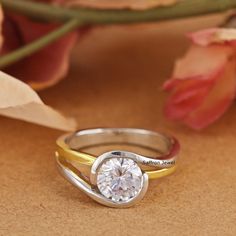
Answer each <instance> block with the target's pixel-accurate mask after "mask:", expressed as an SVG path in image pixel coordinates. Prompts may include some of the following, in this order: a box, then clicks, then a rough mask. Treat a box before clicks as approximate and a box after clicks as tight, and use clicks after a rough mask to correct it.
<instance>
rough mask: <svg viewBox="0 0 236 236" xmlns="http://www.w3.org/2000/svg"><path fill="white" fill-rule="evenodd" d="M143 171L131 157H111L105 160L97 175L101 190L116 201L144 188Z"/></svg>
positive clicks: (122, 199)
mask: <svg viewBox="0 0 236 236" xmlns="http://www.w3.org/2000/svg"><path fill="white" fill-rule="evenodd" d="M142 185H143V178H142V171H141V169H140V168H139V166H138V165H137V163H136V162H134V161H133V160H131V159H129V158H111V159H108V160H106V161H105V162H103V164H102V165H101V166H100V169H99V171H98V175H97V186H98V189H99V190H100V192H101V193H102V194H103V195H104V196H105V197H106V198H109V199H112V200H113V201H116V202H122V201H127V200H129V199H131V198H134V197H135V196H137V195H138V194H139V192H140V190H141V188H142Z"/></svg>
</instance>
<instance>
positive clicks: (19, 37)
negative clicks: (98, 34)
mask: <svg viewBox="0 0 236 236" xmlns="http://www.w3.org/2000/svg"><path fill="white" fill-rule="evenodd" d="M10 20H11V21H8V24H7V23H6V24H7V25H6V24H5V26H8V27H5V30H4V32H5V37H6V39H5V44H4V49H3V52H4V53H7V52H10V51H12V50H13V49H15V48H18V47H20V46H23V45H25V44H28V43H30V42H32V41H34V40H36V39H38V38H40V37H42V36H43V35H45V34H47V33H48V32H50V31H52V30H54V29H55V28H56V26H54V25H51V24H50V25H49V24H42V23H37V22H33V21H30V20H28V19H27V18H25V17H22V16H16V15H14V16H11V17H10ZM9 24H11V27H9ZM76 40H77V33H75V32H74V33H70V34H68V35H66V36H64V37H62V38H61V39H59V40H57V41H56V42H54V43H52V44H50V45H49V46H47V47H45V48H43V49H42V50H40V51H39V52H37V53H35V54H33V55H31V56H29V57H27V58H25V59H23V60H22V61H20V62H18V63H16V64H14V65H12V66H10V67H9V68H7V70H6V71H7V72H8V73H9V74H11V75H13V76H15V77H17V78H19V79H20V80H22V81H24V82H27V83H28V84H30V85H31V86H32V87H33V88H36V89H41V88H44V87H48V86H51V85H53V84H55V83H56V82H58V81H59V80H60V79H62V78H63V77H64V76H65V75H66V73H67V70H68V63H69V56H70V52H71V49H72V47H73V46H74V44H75V43H76Z"/></svg>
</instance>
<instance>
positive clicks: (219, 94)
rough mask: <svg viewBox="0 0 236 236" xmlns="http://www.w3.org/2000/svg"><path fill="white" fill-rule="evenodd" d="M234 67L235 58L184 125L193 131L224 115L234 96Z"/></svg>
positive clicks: (235, 89)
mask: <svg viewBox="0 0 236 236" xmlns="http://www.w3.org/2000/svg"><path fill="white" fill-rule="evenodd" d="M235 65H236V60H235V58H231V60H230V61H229V63H228V64H227V65H226V67H225V70H224V73H222V75H221V76H220V77H219V78H218V81H217V83H216V84H215V86H214V88H213V89H212V90H211V92H210V93H209V94H208V96H207V99H205V100H204V102H203V104H202V105H201V106H199V108H198V109H196V110H195V111H194V112H192V113H191V114H189V115H188V116H186V118H185V119H184V123H186V124H187V125H189V126H190V127H192V128H194V129H202V128H204V127H206V126H208V125H209V124H211V123H212V122H214V121H216V120H217V119H218V118H219V117H220V116H222V115H223V114H224V112H225V111H226V110H227V109H228V108H229V106H230V105H231V104H232V102H233V100H234V98H235V94H236V72H235Z"/></svg>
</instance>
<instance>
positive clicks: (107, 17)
mask: <svg viewBox="0 0 236 236" xmlns="http://www.w3.org/2000/svg"><path fill="white" fill-rule="evenodd" d="M0 4H2V6H3V8H4V9H5V10H9V11H12V12H16V13H19V14H23V15H26V16H29V17H32V18H34V19H38V20H44V21H53V22H65V23H64V25H63V26H61V27H60V28H59V29H57V30H55V31H53V32H51V33H49V34H47V35H46V36H44V37H42V38H40V39H38V40H36V41H34V42H32V43H30V44H28V45H26V46H24V47H22V48H20V49H17V50H16V51H14V52H12V53H9V54H7V55H5V56H2V57H1V58H0V69H1V68H3V67H6V66H8V65H10V64H13V63H15V62H17V61H19V60H21V59H22V58H24V57H27V56H29V55H31V54H32V53H34V52H37V51H38V50H40V49H42V48H43V47H45V46H47V45H48V44H50V43H52V42H54V41H55V40H57V39H59V38H60V37H62V36H63V35H65V34H66V33H68V32H71V31H73V30H74V29H76V28H77V27H79V26H83V25H88V24H121V23H123V24H127V23H138V22H149V21H160V20H167V19H176V18H183V17H190V16H197V15H203V14H208V13H215V12H221V11H225V10H228V9H231V8H235V7H236V0H224V1H223V0H214V1H213V0H182V1H179V2H177V3H176V4H173V5H171V6H166V7H158V8H152V9H148V10H143V11H140V10H124V9H123V10H97V9H85V8H73V9H72V8H65V7H62V6H56V5H50V4H45V3H39V2H34V1H29V0H17V1H16V0H0Z"/></svg>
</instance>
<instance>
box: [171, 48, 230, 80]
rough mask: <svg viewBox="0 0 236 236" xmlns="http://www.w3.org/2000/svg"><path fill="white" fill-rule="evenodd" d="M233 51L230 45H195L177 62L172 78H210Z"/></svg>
mask: <svg viewBox="0 0 236 236" xmlns="http://www.w3.org/2000/svg"><path fill="white" fill-rule="evenodd" d="M233 53H234V50H233V49H232V47H230V46H223V45H219V46H218V45H212V46H210V47H206V48H205V47H201V46H198V45H193V46H192V47H191V48H190V49H189V51H188V52H187V54H186V55H185V56H184V57H183V58H182V59H180V60H178V61H177V62H176V64H175V69H174V73H173V76H172V78H175V79H186V78H194V77H195V78H199V77H201V78H202V79H208V78H209V76H210V75H211V73H217V70H216V68H217V69H219V68H221V67H222V65H224V64H225V63H226V62H227V60H228V57H229V56H230V55H232V54H233ZM210 77H211V76H210Z"/></svg>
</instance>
